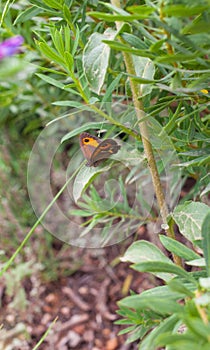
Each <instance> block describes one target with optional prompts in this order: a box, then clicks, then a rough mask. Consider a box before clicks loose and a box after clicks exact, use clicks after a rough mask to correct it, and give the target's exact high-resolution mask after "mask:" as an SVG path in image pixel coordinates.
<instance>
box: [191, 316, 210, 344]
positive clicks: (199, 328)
mask: <svg viewBox="0 0 210 350" xmlns="http://www.w3.org/2000/svg"><path fill="white" fill-rule="evenodd" d="M186 323H187V326H188V327H190V329H191V330H193V331H194V332H195V334H198V335H199V336H200V337H201V338H204V339H206V340H208V338H209V334H210V325H209V324H208V325H206V324H205V323H204V322H203V321H202V320H201V319H200V318H198V317H192V316H191V317H188V318H187V319H186Z"/></svg>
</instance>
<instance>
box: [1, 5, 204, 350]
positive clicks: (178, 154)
mask: <svg viewBox="0 0 210 350" xmlns="http://www.w3.org/2000/svg"><path fill="white" fill-rule="evenodd" d="M124 4H125V6H124V8H120V9H119V8H117V7H115V6H114V5H113V4H112V3H108V2H101V1H100V2H99V1H84V2H81V3H78V2H76V1H73V0H53V1H51V0H43V1H42V0H31V1H28V2H22V1H16V2H14V1H7V2H4V3H3V4H2V5H1V15H2V17H1V34H2V38H3V39H4V38H7V37H9V36H12V35H16V34H21V35H22V36H23V37H24V39H25V46H24V50H23V52H20V54H19V55H17V56H16V57H10V58H8V59H7V60H4V61H1V62H0V63H1V66H0V92H1V93H0V105H1V107H2V112H1V130H2V131H1V133H2V134H1V139H2V144H3V145H5V144H6V145H9V147H8V148H9V153H10V159H11V160H12V161H11V163H12V165H11V166H10V165H8V163H9V162H6V161H5V162H4V160H3V161H1V164H0V165H1V168H3V169H4V171H5V170H6V174H7V175H8V176H10V177H11V178H12V179H13V180H14V178H15V180H14V181H17V183H18V185H17V189H16V191H17V190H18V189H19V188H20V187H21V185H23V184H24V182H25V173H24V174H23V170H22V169H24V166H22V164H23V161H22V160H24V161H25V163H26V161H27V157H28V149H29V148H31V146H32V140H34V138H35V136H37V134H39V132H40V130H42V128H43V127H44V126H45V125H46V123H47V122H55V123H58V124H59V125H63V122H64V119H68V118H69V120H70V122H69V124H68V127H66V126H65V135H64V134H62V136H61V142H62V143H63V144H64V142H72V143H73V142H74V137H75V136H77V135H78V134H80V133H81V132H83V131H89V132H92V131H93V130H99V131H100V130H103V129H104V131H103V132H104V133H105V136H106V137H115V136H119V137H121V144H122V145H123V147H121V150H120V152H119V154H118V156H119V157H118V156H117V157H118V158H117V157H116V158H115V157H113V159H112V160H111V159H109V160H107V162H106V163H104V164H103V165H100V167H97V168H91V169H89V168H87V167H85V166H83V167H82V168H81V169H80V171H79V172H78V173H77V175H76V178H75V180H74V184H73V190H72V193H73V197H74V200H75V203H76V205H75V206H76V207H74V208H73V209H72V208H71V210H70V214H69V215H70V216H72V217H75V216H78V217H80V216H81V217H82V218H84V221H83V222H82V224H81V227H84V231H83V232H82V236H81V237H85V236H86V235H87V234H88V233H90V232H92V230H93V229H94V228H97V227H98V226H100V225H101V226H102V231H101V232H102V238H103V239H102V244H107V243H108V242H109V235H110V232H112V234H113V236H114V235H115V237H117V235H118V236H120V238H122V237H123V238H125V237H126V235H127V232H128V231H129V229H130V228H132V229H133V230H134V231H136V229H137V228H138V227H139V226H140V224H145V223H146V222H148V221H149V222H152V221H153V220H154V221H155V220H157V218H156V213H157V205H156V203H155V204H154V203H152V204H151V201H150V198H149V199H148V200H146V199H145V198H144V196H143V192H142V191H143V190H144V188H145V181H146V180H145V178H146V179H148V173H147V172H146V170H145V169H146V162H145V157H144V155H142V150H143V146H142V142H141V137H140V135H139V125H138V120H137V118H136V114H135V110H134V109H133V108H129V104H130V97H132V93H131V87H130V83H129V82H128V78H130V77H131V78H132V79H133V81H135V82H137V83H138V84H139V96H138V98H139V100H141V102H142V106H143V108H144V112H145V116H144V118H145V119H146V120H147V121H148V124H149V140H150V141H151V144H152V146H153V149H154V154H155V157H156V161H157V167H158V171H159V173H160V175H161V177H162V179H163V181H164V179H165V177H167V176H166V175H167V174H170V176H172V174H173V180H172V182H171V183H170V186H169V187H170V189H171V192H172V194H173V195H172V197H170V200H169V202H170V203H169V204H171V203H172V205H171V209H173V211H172V213H171V216H170V221H171V222H173V221H174V222H175V223H176V225H177V227H178V229H179V231H180V233H181V235H182V240H183V239H186V240H188V241H189V242H190V244H191V245H192V246H193V248H189V247H188V246H186V245H184V244H183V243H180V242H177V241H175V240H173V239H172V238H168V237H165V236H163V235H161V236H160V241H161V243H162V245H163V246H164V247H165V249H167V250H168V251H169V253H172V254H176V255H177V256H178V257H180V258H181V259H182V260H183V267H178V266H176V265H175V263H174V262H173V261H172V260H171V259H169V258H168V257H167V256H166V255H165V254H164V253H162V252H161V250H159V249H158V248H157V247H155V246H154V245H153V244H151V243H148V242H145V241H139V242H135V243H134V244H133V245H131V246H130V247H129V248H128V250H127V252H126V253H125V256H124V258H123V260H124V261H131V262H132V264H133V265H132V268H133V269H135V270H137V271H139V272H140V273H141V272H143V271H146V272H148V273H151V274H153V275H155V276H157V277H158V278H160V279H161V280H162V281H163V283H165V284H166V285H165V286H162V287H156V288H154V289H152V290H150V291H146V292H143V293H142V294H141V295H135V294H134V293H132V295H131V296H129V297H127V298H125V299H123V300H122V301H120V302H119V306H120V311H119V314H120V315H121V316H122V317H123V320H120V321H118V323H120V324H123V325H125V324H128V325H129V326H128V328H127V329H125V330H124V331H122V332H123V333H126V332H127V333H131V335H130V337H129V339H128V341H138V342H139V341H140V343H139V349H141V350H146V349H149V350H152V349H157V348H158V347H160V346H161V347H165V348H167V350H175V349H180V348H183V349H196V350H198V349H202V350H205V349H208V347H209V331H210V329H209V305H210V302H209V274H210V263H209V261H210V248H209V247H210V242H209V222H210V218H209V208H208V206H207V205H206V204H204V203H208V198H207V197H208V194H209V192H210V185H209V173H210V170H209V164H210V162H209V150H210V145H209V136H210V131H209V123H210V119H209V91H208V90H209V81H210V79H209V72H210V63H209V58H208V57H209V49H210V34H209V21H210V18H209V17H210V11H209V1H207V0H206V1H205V0H202V1H194V2H192V3H189V1H187V0H182V1H181V0H180V1H176V2H174V1H170V0H168V1H166V2H165V3H162V2H160V1H156V2H154V1H149V0H148V1H142V2H141V4H139V2H138V4H136V2H135V1H128V2H124ZM116 21H118V22H121V26H120V27H118V28H116V24H115V22H116ZM126 54H130V55H131V56H130V57H132V62H133V67H134V68H135V71H136V74H133V75H131V74H128V72H126V69H125V64H124V61H123V55H126ZM112 101H117V102H122V101H123V102H125V101H126V103H127V109H126V110H123V109H122V110H120V111H119V110H117V112H116V111H115V112H113V109H112V106H111V103H110V105H106V103H107V102H112ZM96 102H97V103H98V104H97V105H96V104H95V103H96ZM105 105H106V106H105ZM104 106H105V107H104ZM69 108H76V109H77V110H76V111H77V112H78V111H79V112H81V113H77V112H75V110H74V111H72V110H71V111H70V113H69ZM63 113H66V117H67V118H62V117H61V115H62V114H63ZM51 125H52V124H51ZM67 129H68V130H67ZM55 130H56V128H55ZM76 143H77V146H76V147H77V149H78V148H79V147H78V140H77V142H76ZM22 144H24V147H22V146H20V145H22ZM64 145H66V143H65V144H64ZM1 152H2V153H4V149H2V151H1ZM3 159H4V158H3ZM17 159H18V160H19V159H21V161H17ZM171 159H172V161H171ZM122 160H124V161H125V163H123V166H124V168H126V167H128V171H127V172H123V170H122V169H121V168H120V167H118V163H117V161H118V162H120V161H122ZM25 163H24V164H25ZM75 164H76V165H75V167H76V166H77V163H76V162H75ZM117 168H118V169H120V176H119V177H118V187H117V186H115V184H113V182H108V185H106V186H105V194H103V195H101V194H99V193H98V192H99V191H98V189H99V188H100V183H99V181H98V179H99V177H100V176H105V175H107V177H108V178H109V177H110V176H111V174H113V173H114V172H115V169H117ZM175 175H176V176H175ZM189 177H191V178H193V179H194V181H195V185H194V186H193V187H192V188H191V190H190V191H188V194H187V196H186V197H184V198H182V204H180V205H179V206H176V203H177V196H178V195H179V184H180V178H181V179H182V184H183V183H184V182H185V180H186V179H187V178H189ZM109 180H110V178H109ZM135 181H138V182H135ZM2 183H3V182H2ZM12 183H13V182H12ZM134 183H137V185H138V186H137V189H138V191H136V192H135V196H136V198H135V199H136V202H134V201H132V199H133V197H134V196H133V193H134V192H132V191H133V188H132V191H131V190H130V188H131V187H126V186H127V185H128V184H129V185H132V184H134ZM142 184H143V185H142ZM10 185H11V184H10ZM147 185H148V183H147ZM149 187H152V185H151V183H149ZM127 188H129V191H127ZM117 189H118V190H119V193H120V195H119V196H118V197H117V199H119V198H120V200H116V193H117ZM128 192H129V193H131V194H132V196H130V197H129V193H128ZM166 192H167V189H166ZM4 193H5V192H3V194H4ZM119 193H118V194H119ZM166 196H167V193H166ZM102 199H103V201H102ZM187 200H188V201H190V202H187ZM202 201H204V203H202ZM10 202H12V199H11V198H10ZM20 207H21V206H19V208H17V209H16V208H15V209H14V212H16V213H18V214H17V215H18V216H21V215H22V213H25V212H26V214H23V222H24V219H25V225H26V226H28V221H30V220H31V219H30V218H29V216H30V214H28V212H27V210H26V209H24V210H23V211H21V213H20V212H19V211H18V210H20ZM151 207H152V210H151ZM142 208H143V210H142ZM15 210H17V211H15ZM145 212H146V214H147V215H145ZM21 220H22V219H21ZM125 222H126V225H125ZM30 224H31V222H30ZM113 224H115V229H113ZM34 227H36V225H35V226H34ZM30 232H31V233H32V232H33V228H32V229H31V231H30ZM119 232H120V235H119ZM29 236H30V235H29ZM29 236H28V237H29ZM14 237H15V238H13V239H14V240H16V235H14ZM26 242H27V239H26V240H25V241H24V244H25V243H26ZM194 248H196V249H195V250H196V252H195V251H194ZM202 254H203V255H202ZM203 256H204V258H203ZM11 262H12V261H11ZM185 264H186V265H185ZM8 266H9V265H8ZM186 266H187V268H185V267H186ZM191 268H192V271H191V272H188V270H189V269H191ZM20 280H21V278H20V279H19V280H18V281H17V283H18V284H20ZM11 290H12V289H11ZM180 300H181V302H180Z"/></svg>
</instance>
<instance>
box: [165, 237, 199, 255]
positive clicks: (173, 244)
mask: <svg viewBox="0 0 210 350" xmlns="http://www.w3.org/2000/svg"><path fill="white" fill-rule="evenodd" d="M159 238H160V241H161V243H162V244H163V245H164V247H165V248H166V249H167V250H168V251H169V252H171V253H174V254H176V255H178V256H180V257H181V258H183V259H185V260H194V259H200V256H199V255H198V254H196V253H195V252H194V251H193V250H192V249H190V248H188V247H187V246H186V245H184V244H182V243H180V242H178V241H175V240H174V239H172V238H170V237H167V236H164V235H159Z"/></svg>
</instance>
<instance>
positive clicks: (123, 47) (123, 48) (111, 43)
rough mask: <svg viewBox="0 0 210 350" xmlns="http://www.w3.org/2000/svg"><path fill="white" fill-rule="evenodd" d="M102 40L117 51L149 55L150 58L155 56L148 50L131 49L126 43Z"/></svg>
mask: <svg viewBox="0 0 210 350" xmlns="http://www.w3.org/2000/svg"><path fill="white" fill-rule="evenodd" d="M103 42H104V43H106V44H107V45H109V46H110V47H111V48H112V49H114V50H117V51H124V52H130V53H131V54H133V55H136V56H141V57H149V58H151V59H152V58H154V57H155V56H154V54H153V53H152V52H150V51H149V50H138V49H133V48H131V47H129V46H128V45H124V44H121V43H120V42H118V41H115V40H103Z"/></svg>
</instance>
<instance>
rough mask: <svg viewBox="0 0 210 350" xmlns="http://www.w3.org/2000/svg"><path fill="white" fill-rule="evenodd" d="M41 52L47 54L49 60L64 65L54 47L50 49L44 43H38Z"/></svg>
mask: <svg viewBox="0 0 210 350" xmlns="http://www.w3.org/2000/svg"><path fill="white" fill-rule="evenodd" d="M38 45H39V48H40V50H41V52H42V53H43V54H44V55H45V56H47V57H48V58H49V59H50V60H52V61H54V62H57V63H58V64H60V65H62V66H63V65H64V63H65V62H64V60H63V59H62V58H61V56H59V55H58V54H57V53H56V51H55V50H54V49H51V48H50V47H49V46H48V45H47V44H46V43H44V42H40V43H38Z"/></svg>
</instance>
